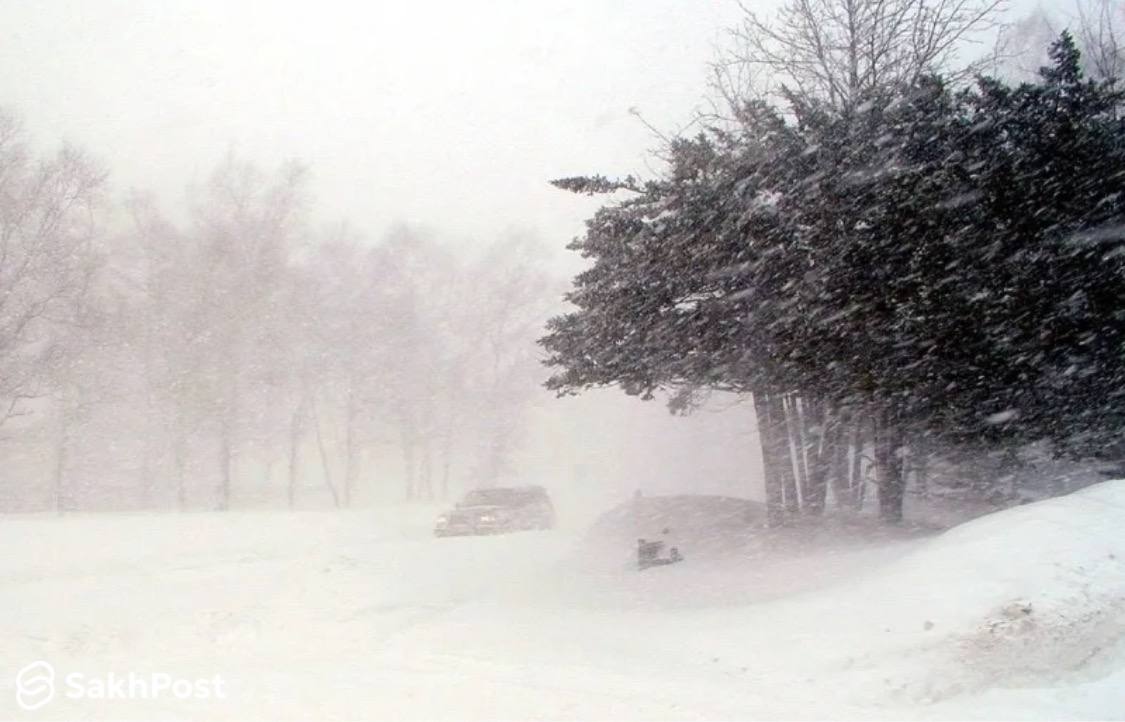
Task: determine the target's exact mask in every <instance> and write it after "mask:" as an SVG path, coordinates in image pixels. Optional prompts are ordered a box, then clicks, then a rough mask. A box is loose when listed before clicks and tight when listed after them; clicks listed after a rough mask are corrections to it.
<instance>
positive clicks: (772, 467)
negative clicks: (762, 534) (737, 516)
mask: <svg viewBox="0 0 1125 722" xmlns="http://www.w3.org/2000/svg"><path fill="white" fill-rule="evenodd" d="M753 400H754V413H755V415H756V416H757V417H758V443H759V444H760V446H761V447H762V472H763V474H764V475H765V477H764V484H765V493H766V523H767V524H769V525H770V526H771V527H773V526H780V525H781V524H782V523H783V522H784V520H785V492H784V490H783V489H782V482H781V474H780V472H779V470H778V466H779V464H778V461H777V442H776V441H775V437H776V436H777V429H776V427H775V422H774V420H773V419H772V418H771V415H770V410H771V409H770V399H769V397H768V396H767V395H766V394H765V392H763V391H760V390H759V391H755V392H754V395H753Z"/></svg>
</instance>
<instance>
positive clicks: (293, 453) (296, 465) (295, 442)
mask: <svg viewBox="0 0 1125 722" xmlns="http://www.w3.org/2000/svg"><path fill="white" fill-rule="evenodd" d="M304 407H305V400H304V398H302V399H301V400H300V401H299V402H298V403H297V407H296V408H295V409H293V417H292V418H291V419H290V421H289V484H288V487H287V488H286V498H287V500H288V502H289V509H290V510H292V509H293V508H294V507H295V506H296V503H297V482H298V477H299V474H300V465H301V420H302V417H303V416H304Z"/></svg>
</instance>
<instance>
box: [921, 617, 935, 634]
mask: <svg viewBox="0 0 1125 722" xmlns="http://www.w3.org/2000/svg"><path fill="white" fill-rule="evenodd" d="M933 628H934V623H933V622H931V621H930V620H928V619H927V620H926V621H925V622H923V623H922V629H924V630H926V631H927V632H928V631H930V630H931V629H933Z"/></svg>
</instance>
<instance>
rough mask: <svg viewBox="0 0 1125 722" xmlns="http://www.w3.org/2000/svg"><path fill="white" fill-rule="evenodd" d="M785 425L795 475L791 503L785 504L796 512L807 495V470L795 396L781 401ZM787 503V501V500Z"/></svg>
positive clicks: (799, 414)
mask: <svg viewBox="0 0 1125 722" xmlns="http://www.w3.org/2000/svg"><path fill="white" fill-rule="evenodd" d="M782 403H783V406H784V409H785V423H786V428H787V430H788V432H789V446H790V447H792V449H791V451H790V453H791V454H792V457H793V469H794V472H793V473H794V474H795V483H794V485H793V486H794V489H795V493H794V494H793V501H792V502H789V503H787V504H786V506H787V507H789V508H790V511H794V512H795V511H797V510H799V509H800V507H802V506H803V505H804V504H805V497H806V496H807V495H808V482H809V468H808V465H807V464H805V442H804V439H803V437H802V434H801V411H800V408H799V405H798V399H797V396H796V394H786V395H785V398H784V400H783V402H782ZM787 502H788V500H787Z"/></svg>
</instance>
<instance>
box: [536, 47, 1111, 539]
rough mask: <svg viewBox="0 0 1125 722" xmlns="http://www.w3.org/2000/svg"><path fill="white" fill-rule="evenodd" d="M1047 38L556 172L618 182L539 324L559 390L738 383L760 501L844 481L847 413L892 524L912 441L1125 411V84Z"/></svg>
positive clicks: (843, 490)
mask: <svg viewBox="0 0 1125 722" xmlns="http://www.w3.org/2000/svg"><path fill="white" fill-rule="evenodd" d="M1051 57H1052V65H1051V66H1050V67H1048V68H1045V69H1044V70H1043V72H1042V74H1041V77H1040V80H1039V82H1038V83H1035V84H1025V85H1022V86H1019V87H1018V88H1009V87H1007V86H1004V85H1003V84H1001V83H998V82H996V81H991V80H982V81H981V82H980V84H979V88H978V89H976V90H974V91H958V92H954V91H952V90H950V89H949V88H948V87H947V86H946V84H945V83H944V82H942V80H941V79H940V78H933V77H923V78H919V79H918V81H917V82H914V83H912V84H910V85H906V86H902V87H898V88H890V89H887V90H885V91H879V92H873V93H871V94H870V95H869V96H867V97H866V99H865V100H864V102H862V103H860V104H859V105H857V106H856V107H855V108H852V109H846V110H837V109H833V108H832V107H830V106H822V105H807V104H801V103H794V104H793V105H792V106H791V107H790V108H789V109H788V110H787V112H785V113H783V112H781V111H778V110H774V109H772V108H770V107H769V106H767V105H765V104H763V103H752V104H748V105H747V106H746V109H745V111H744V113H743V115H742V118H741V121H740V123H739V125H738V126H737V127H736V128H735V129H734V130H731V129H730V128H726V127H723V128H711V129H708V130H706V131H705V132H703V133H701V134H700V135H699V136H698V137H697V138H695V139H681V140H677V141H675V142H674V143H673V144H672V145H671V149H670V153H669V156H668V157H669V164H668V167H667V168H666V170H665V172H664V173H662V174H661V175H660V176H659V177H658V178H656V179H654V180H652V181H648V182H646V183H638V182H637V181H635V180H631V179H630V180H627V181H625V182H622V183H620V184H614V183H612V182H611V181H607V180H605V179H598V178H594V179H567V180H563V181H559V182H558V183H557V184H558V185H560V186H562V187H564V188H569V189H572V190H577V191H580V192H590V191H606V190H618V191H622V192H623V193H624V194H625V197H624V198H622V199H620V200H617V201H614V202H611V203H609V204H607V205H606V206H605V207H603V208H602V209H601V210H600V211H599V212H598V213H597V214H596V215H595V216H594V218H592V219H591V220H590V221H589V222H588V224H587V232H586V234H585V236H583V237H581V238H579V239H577V240H576V241H575V242H574V243H573V244H572V247H573V248H574V249H576V250H578V251H580V252H581V253H583V255H585V256H586V257H588V258H590V259H591V260H592V261H593V265H592V266H591V267H590V268H589V269H588V270H586V271H584V272H583V273H581V274H579V275H578V276H577V277H576V278H575V281H574V288H573V289H572V291H571V292H570V293H569V294H568V296H567V298H568V300H569V301H570V302H571V303H572V304H574V306H575V310H574V311H572V312H571V313H568V314H565V315H563V316H560V317H557V318H555V319H553V320H552V321H551V322H550V324H549V325H548V335H547V336H546V337H545V338H544V339H543V344H544V345H545V347H546V348H547V350H548V351H549V353H550V356H549V358H548V363H549V364H550V365H551V366H552V367H554V368H555V371H556V372H555V375H554V376H553V377H552V378H551V380H550V381H549V382H548V385H549V387H551V388H554V389H555V390H557V391H560V392H563V393H571V392H576V391H578V390H581V389H583V388H586V387H590V386H600V385H619V386H621V387H622V388H623V389H624V390H626V391H627V392H629V393H635V394H638V395H641V396H651V395H652V394H653V392H654V391H655V390H657V389H668V390H671V391H673V392H674V393H675V396H674V399H675V400H677V401H678V400H690V398H691V395H692V394H693V393H696V392H697V391H698V390H700V389H722V390H728V391H734V392H739V393H747V392H749V393H751V394H753V397H754V402H755V406H756V407H757V409H758V417H759V427H760V428H759V431H760V433H761V436H762V443H763V458H764V460H765V462H766V480H767V488H766V491H767V502H768V505H769V509H770V512H771V519H773V520H774V521H778V520H779V519H780V513H781V511H782V509H785V510H789V511H795V510H797V509H798V508H800V509H805V510H807V511H810V512H813V513H817V512H819V511H820V510H821V509H822V508H823V506H824V499H825V494H826V493H827V490H828V489H829V488H831V489H832V490H833V491H834V492H835V496H836V500H837V502H838V503H848V501H849V500H848V495H849V494H851V493H853V492H852V489H853V485H852V483H851V481H852V480H853V479H854V478H855V476H856V475H855V474H854V473H851V472H849V473H848V476H847V478H848V481H849V483H848V484H843V483H842V482H843V479H844V478H845V477H844V469H845V468H846V465H845V464H844V462H845V461H846V460H847V458H848V453H845V452H844V450H843V446H842V441H843V439H844V438H845V437H846V434H844V433H843V432H844V426H845V423H846V424H847V425H848V426H850V427H852V429H853V432H852V434H851V438H852V439H853V441H852V442H851V444H852V449H851V452H850V456H851V458H852V459H853V460H854V459H857V458H859V455H861V454H863V453H864V452H865V451H870V452H871V454H872V456H873V460H874V466H875V468H876V471H877V477H876V478H877V483H878V486H877V488H878V492H879V494H878V501H879V511H880V514H881V516H882V517H883V518H884V519H886V520H888V521H897V520H899V519H901V517H902V508H903V494H904V487H905V482H906V478H905V477H906V473H907V460H908V459H909V458H910V455H911V453H912V450H916V449H917V448H918V447H919V446H922V445H924V442H926V441H927V440H934V439H937V440H942V441H945V442H948V443H954V444H958V443H966V442H967V441H968V440H982V439H985V440H989V441H990V442H992V443H993V444H1008V445H1011V444H1018V443H1023V442H1027V441H1030V440H1037V439H1051V440H1053V441H1054V442H1055V443H1056V445H1057V447H1058V448H1060V449H1074V450H1079V449H1081V448H1082V447H1083V443H1084V441H1083V440H1084V439H1086V440H1091V439H1102V440H1104V439H1107V438H1110V437H1112V436H1113V435H1114V434H1119V433H1120V429H1121V428H1123V427H1125V424H1123V423H1122V418H1121V416H1120V409H1121V404H1120V399H1121V394H1122V393H1123V391H1122V385H1121V384H1122V379H1123V378H1125V367H1123V363H1125V362H1123V360H1122V357H1121V354H1120V353H1119V351H1120V349H1121V348H1122V347H1123V345H1125V338H1123V337H1121V335H1120V333H1119V332H1118V330H1117V327H1114V328H1113V329H1112V330H1109V329H1105V328H1104V323H1099V321H1098V319H1103V320H1104V319H1106V318H1117V317H1119V316H1120V314H1121V313H1122V312H1123V307H1122V305H1121V302H1122V299H1125V273H1123V269H1122V267H1121V263H1122V259H1121V253H1120V248H1121V243H1122V233H1121V221H1122V218H1123V216H1125V209H1123V208H1122V206H1121V198H1122V197H1123V196H1125V194H1123V190H1125V189H1123V188H1122V187H1121V183H1122V180H1121V178H1120V173H1119V171H1118V170H1115V169H1119V168H1120V167H1121V163H1122V147H1123V145H1122V139H1123V137H1125V132H1123V130H1125V129H1123V128H1122V125H1121V123H1120V121H1119V120H1118V119H1117V117H1116V115H1115V113H1114V109H1115V108H1116V106H1117V104H1118V103H1119V102H1120V93H1119V92H1118V91H1117V90H1116V89H1115V88H1114V87H1113V86H1112V84H1105V83H1098V82H1095V81H1090V80H1087V79H1086V78H1084V77H1083V75H1082V72H1081V68H1080V63H1079V54H1078V51H1077V49H1076V47H1075V44H1074V42H1073V40H1072V39H1071V38H1070V37H1069V36H1063V37H1062V38H1061V39H1060V40H1059V41H1058V42H1056V43H1055V44H1054V46H1053V48H1052V51H1051ZM1114 349H1116V351H1114ZM1066 398H1070V399H1083V400H1084V401H1083V402H1082V403H1080V404H1077V405H1071V404H1068V403H1067V402H1066V401H1065V399H1066ZM1107 435H1108V436H1107ZM865 438H867V439H870V442H869V443H868V442H865V441H864V439H865ZM1090 448H1092V447H1091V445H1090V444H1088V443H1087V444H1086V449H1087V451H1088V450H1089V449H1090ZM853 468H854V467H853Z"/></svg>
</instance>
